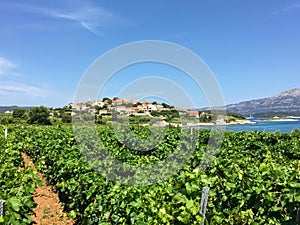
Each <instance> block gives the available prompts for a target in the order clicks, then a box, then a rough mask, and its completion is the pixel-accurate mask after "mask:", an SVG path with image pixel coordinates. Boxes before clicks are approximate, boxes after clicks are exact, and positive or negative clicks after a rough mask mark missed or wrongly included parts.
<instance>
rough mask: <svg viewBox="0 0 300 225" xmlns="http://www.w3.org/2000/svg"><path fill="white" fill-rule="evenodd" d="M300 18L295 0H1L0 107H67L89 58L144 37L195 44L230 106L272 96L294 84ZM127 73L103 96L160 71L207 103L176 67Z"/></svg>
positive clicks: (298, 81)
mask: <svg viewBox="0 0 300 225" xmlns="http://www.w3.org/2000/svg"><path fill="white" fill-rule="evenodd" d="M299 22H300V1H289V0H287V1H282V0H280V1H279V0H264V1H257V0H256V1H238V0H236V1H232V0H228V1H221V0H219V1H216V0H207V1H198V0H191V1H171V0H165V1H154V0H151V1H148V0H145V1H138V0H133V1H121V0H112V1H96V0H94V1H92V0H61V1H38V0H36V1H33V0H27V1H21V0H20V1H18V0H16V1H14V0H0V27H1V29H0V80H1V83H0V105H21V106H22V105H46V106H63V105H66V104H68V103H69V102H71V101H72V100H73V99H74V94H75V92H76V88H77V86H78V84H79V82H80V79H81V77H82V76H83V74H84V72H85V71H86V69H87V68H88V67H89V65H90V64H91V63H92V62H93V61H94V60H96V59H97V58H98V57H99V56H101V55H103V54H104V53H105V52H107V51H109V50H111V49H113V48H115V47H117V46H119V45H122V44H126V43H129V42H134V41H141V40H162V41H168V42H174V43H176V44H179V45H182V46H184V47H186V48H188V49H190V50H191V51H193V52H195V53H196V54H197V55H198V56H199V57H201V58H202V59H203V60H204V62H205V63H206V64H207V65H208V66H209V67H210V69H211V70H212V71H213V73H214V75H215V76H216V78H217V80H218V82H219V85H220V87H221V89H222V92H223V94H224V98H225V102H226V103H227V104H229V103H236V102H239V101H243V100H249V99H255V98H262V97H268V96H272V95H275V94H277V93H279V92H281V91H284V90H286V89H290V88H296V87H300V27H299ZM129 72H130V73H131V75H132V76H131V77H130V76H129ZM124 74H125V75H122V76H121V75H120V76H119V77H117V75H116V77H115V78H112V79H111V80H110V83H108V84H107V87H106V88H105V89H103V93H102V94H103V95H108V97H114V96H115V95H116V94H118V93H119V92H120V91H121V89H123V88H124V87H125V86H126V85H127V84H128V83H130V82H132V81H133V80H134V79H139V78H142V77H143V76H163V77H166V78H168V79H171V80H173V81H174V82H179V84H180V86H182V87H183V88H184V89H185V90H186V91H187V92H188V94H189V95H190V97H191V98H192V100H193V101H194V103H195V106H196V107H201V106H204V105H205V101H204V100H203V95H201V91H200V92H199V90H196V89H197V87H194V86H193V84H192V83H190V81H189V79H185V78H183V77H182V76H181V75H180V74H179V73H177V72H176V71H174V70H173V69H165V70H164V69H163V68H162V67H159V66H156V67H155V66H154V67H153V68H151V67H149V65H147V66H145V67H143V66H140V67H136V68H132V69H127V70H125V71H124ZM154 95H155V93H154ZM100 97H101V96H100Z"/></svg>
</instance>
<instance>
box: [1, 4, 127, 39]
mask: <svg viewBox="0 0 300 225" xmlns="http://www.w3.org/2000/svg"><path fill="white" fill-rule="evenodd" d="M61 4H62V5H63V7H62V5H61V6H60V7H55V8H54V7H47V6H41V5H28V4H14V3H11V4H7V5H6V7H10V8H13V9H15V10H18V11H20V12H21V13H31V14H38V15H40V16H43V17H48V18H53V19H63V20H69V21H72V22H75V23H76V24H78V26H80V27H82V28H84V29H86V30H88V31H90V32H92V33H93V34H95V35H97V36H103V33H102V31H101V30H102V29H103V27H105V26H110V25H112V24H117V25H119V24H124V23H128V21H127V20H126V19H124V18H121V17H119V16H118V15H116V14H115V13H113V12H111V11H109V10H107V9H105V8H103V7H100V6H98V5H93V4H91V2H88V1H71V2H69V1H61ZM126 21H127V22H126ZM35 26H36V24H35Z"/></svg>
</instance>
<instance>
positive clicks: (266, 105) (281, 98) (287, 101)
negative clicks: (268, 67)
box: [226, 88, 300, 116]
mask: <svg viewBox="0 0 300 225" xmlns="http://www.w3.org/2000/svg"><path fill="white" fill-rule="evenodd" d="M226 108H227V110H228V111H231V112H236V113H240V114H243V115H246V116H247V115H250V114H252V115H254V114H258V113H269V112H286V113H289V114H290V113H295V114H299V113H300V88H294V89H290V90H287V91H284V92H281V93H280V94H278V95H275V96H272V97H269V98H262V99H257V100H250V101H243V102H240V103H237V104H230V105H227V106H226Z"/></svg>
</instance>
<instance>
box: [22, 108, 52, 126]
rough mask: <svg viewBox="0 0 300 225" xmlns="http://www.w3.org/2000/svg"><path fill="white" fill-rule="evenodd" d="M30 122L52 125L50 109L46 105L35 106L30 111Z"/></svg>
mask: <svg viewBox="0 0 300 225" xmlns="http://www.w3.org/2000/svg"><path fill="white" fill-rule="evenodd" d="M27 122H28V123H29V124H43V125H50V124H51V122H50V120H49V110H48V108H46V107H45V106H40V107H36V108H33V109H31V110H30V111H29V114H28V121H27Z"/></svg>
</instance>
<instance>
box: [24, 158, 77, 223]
mask: <svg viewBox="0 0 300 225" xmlns="http://www.w3.org/2000/svg"><path fill="white" fill-rule="evenodd" d="M22 157H23V159H24V162H25V166H30V167H32V168H34V165H33V163H32V162H31V160H30V158H29V157H28V156H27V155H26V154H24V153H22ZM38 177H39V178H40V179H41V181H42V186H41V187H37V188H36V189H35V193H34V195H33V199H34V201H35V202H36V203H37V206H36V207H35V208H34V209H33V211H34V213H35V215H33V216H32V221H33V224H37V225H54V224H55V225H65V224H74V220H73V219H71V218H69V217H68V216H67V214H66V213H64V212H63V207H62V205H61V204H60V202H59V198H58V195H57V193H55V192H53V191H52V189H51V187H49V186H47V184H46V181H45V179H44V178H43V175H42V174H41V173H38Z"/></svg>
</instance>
